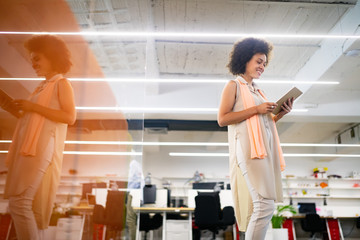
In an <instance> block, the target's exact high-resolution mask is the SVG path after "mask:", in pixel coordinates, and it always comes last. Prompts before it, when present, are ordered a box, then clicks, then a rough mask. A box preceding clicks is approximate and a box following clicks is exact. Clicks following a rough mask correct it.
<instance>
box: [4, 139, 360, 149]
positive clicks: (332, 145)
mask: <svg viewBox="0 0 360 240" xmlns="http://www.w3.org/2000/svg"><path fill="white" fill-rule="evenodd" d="M0 143H11V140H0ZM65 144H70V145H71V144H79V145H133V146H205V147H206V146H213V147H227V146H229V144H228V143H227V142H140V141H133V142H131V141H72V140H66V141H65ZM280 145H281V146H282V147H331V148H332V147H336V148H339V147H360V144H336V143H334V144H332V143H280Z"/></svg>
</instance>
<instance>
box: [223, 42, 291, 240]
mask: <svg viewBox="0 0 360 240" xmlns="http://www.w3.org/2000/svg"><path fill="white" fill-rule="evenodd" d="M272 48H273V47H272V45H271V44H270V43H268V42H266V41H264V40H261V39H256V38H245V39H243V40H241V41H239V42H237V43H235V44H234V46H233V49H232V52H231V54H230V61H229V64H228V68H229V70H230V72H231V73H232V74H233V75H235V76H237V77H236V79H235V80H232V81H229V82H228V83H227V84H226V86H225V87H224V90H223V93H222V97H221V102H220V107H219V112H218V123H219V125H220V126H228V141H229V153H230V181H231V189H232V195H233V200H234V205H235V206H234V208H235V215H236V220H237V223H238V225H239V229H240V231H243V232H244V231H246V234H245V239H246V240H262V239H264V238H265V234H266V230H267V228H268V225H269V223H270V220H271V217H272V215H273V211H274V207H275V206H274V205H275V204H274V202H281V201H282V200H283V193H282V184H281V170H283V169H284V168H285V163H284V159H283V156H282V150H281V147H280V142H279V137H278V133H277V130H276V126H275V122H276V121H278V120H279V119H280V118H282V117H283V116H284V115H285V114H287V113H289V112H290V111H291V108H292V105H293V99H289V100H288V101H287V102H285V103H284V104H283V106H282V107H281V108H282V110H281V111H280V112H279V113H278V114H277V115H273V114H272V111H273V110H274V108H275V107H276V105H277V104H276V103H273V102H268V101H267V99H266V97H265V95H264V93H263V92H262V91H261V90H260V89H259V88H258V86H257V85H256V84H255V83H254V82H253V80H254V79H258V78H260V76H261V74H262V73H263V72H264V69H265V67H266V65H267V64H268V62H269V55H270V53H271V51H272Z"/></svg>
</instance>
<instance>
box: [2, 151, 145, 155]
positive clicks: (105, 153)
mask: <svg viewBox="0 0 360 240" xmlns="http://www.w3.org/2000/svg"><path fill="white" fill-rule="evenodd" d="M0 153H8V151H7V150H1V151H0ZM63 154H66V155H90V156H142V155H143V153H142V152H93V151H64V152H63Z"/></svg>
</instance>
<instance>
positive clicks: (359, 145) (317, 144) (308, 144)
mask: <svg viewBox="0 0 360 240" xmlns="http://www.w3.org/2000/svg"><path fill="white" fill-rule="evenodd" d="M280 145H281V146H282V147H360V144H337V143H334V144H331V143H280Z"/></svg>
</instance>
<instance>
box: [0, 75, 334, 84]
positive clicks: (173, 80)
mask: <svg viewBox="0 0 360 240" xmlns="http://www.w3.org/2000/svg"><path fill="white" fill-rule="evenodd" d="M68 79H69V80H70V81H72V82H128V83H149V82H156V83H222V84H224V83H227V82H228V81H229V79H199V78H191V79H181V78H168V79H167V78H68ZM0 80H2V81H42V80H45V78H16V77H14V78H0ZM254 81H255V82H256V83H261V84H296V85H336V84H339V82H336V81H293V80H274V79H262V80H258V79H255V80H254Z"/></svg>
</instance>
